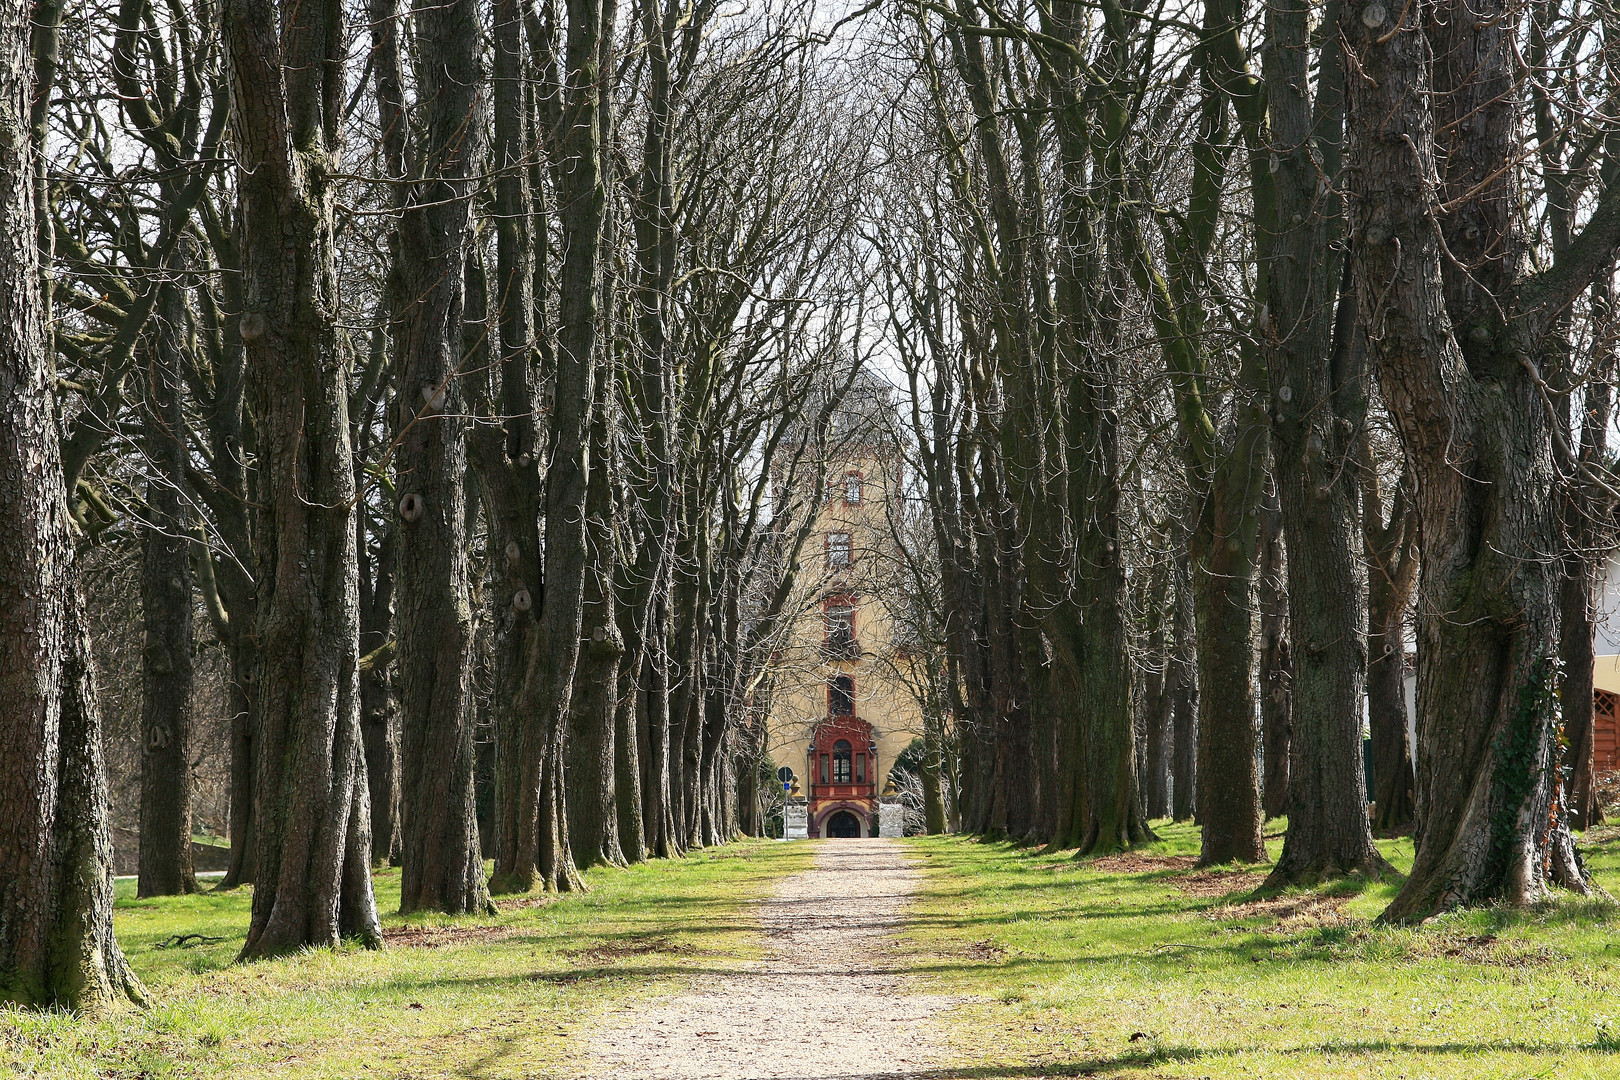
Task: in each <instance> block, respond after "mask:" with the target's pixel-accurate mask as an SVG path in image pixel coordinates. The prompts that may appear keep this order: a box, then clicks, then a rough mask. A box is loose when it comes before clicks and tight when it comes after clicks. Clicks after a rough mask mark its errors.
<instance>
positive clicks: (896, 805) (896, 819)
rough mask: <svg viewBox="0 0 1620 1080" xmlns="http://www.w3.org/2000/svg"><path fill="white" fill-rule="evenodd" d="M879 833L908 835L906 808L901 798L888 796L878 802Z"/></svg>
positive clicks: (881, 834) (883, 834)
mask: <svg viewBox="0 0 1620 1080" xmlns="http://www.w3.org/2000/svg"><path fill="white" fill-rule="evenodd" d="M878 835H879V836H904V835H906V808H905V807H904V806H903V805H902V804H901V802H900V800H899V798H897V797H894V796H886V797H885V798H884V799H883V800H882V801H881V802H880V803H879V804H878Z"/></svg>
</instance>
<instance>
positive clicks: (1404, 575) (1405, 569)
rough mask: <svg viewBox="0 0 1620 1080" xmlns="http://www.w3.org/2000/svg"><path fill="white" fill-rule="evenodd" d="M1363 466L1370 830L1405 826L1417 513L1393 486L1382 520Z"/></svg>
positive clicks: (1388, 831) (1374, 486)
mask: <svg viewBox="0 0 1620 1080" xmlns="http://www.w3.org/2000/svg"><path fill="white" fill-rule="evenodd" d="M1365 456H1366V457H1367V458H1368V459H1369V460H1367V461H1366V462H1365V463H1364V465H1363V468H1364V469H1365V470H1367V474H1368V477H1369V479H1367V480H1364V481H1363V482H1362V509H1361V513H1362V536H1363V551H1364V553H1365V555H1366V558H1367V566H1368V570H1367V726H1368V729H1369V731H1370V732H1371V735H1372V753H1373V785H1374V794H1373V800H1374V803H1375V804H1376V805H1375V807H1374V812H1373V832H1375V833H1376V834H1378V835H1380V836H1390V835H1393V834H1395V833H1397V832H1399V831H1400V830H1402V829H1404V828H1406V827H1407V826H1408V825H1411V824H1412V822H1413V820H1414V816H1415V814H1416V807H1415V803H1414V800H1413V795H1412V739H1411V734H1410V732H1409V730H1408V728H1407V722H1406V721H1407V715H1406V610H1407V608H1408V607H1409V606H1410V604H1411V600H1412V590H1413V588H1414V587H1416V585H1417V568H1418V555H1417V514H1416V513H1415V512H1414V511H1413V509H1412V508H1411V507H1410V506H1409V505H1408V502H1407V496H1406V492H1405V491H1404V489H1401V488H1397V489H1396V492H1395V496H1394V498H1393V500H1392V501H1391V506H1390V510H1389V520H1388V521H1387V522H1386V521H1385V520H1384V508H1383V499H1382V497H1381V496H1380V495H1379V490H1378V480H1377V474H1376V472H1375V471H1373V468H1372V463H1371V461H1370V454H1367V455H1365Z"/></svg>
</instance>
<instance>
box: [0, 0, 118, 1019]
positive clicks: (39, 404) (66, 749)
mask: <svg viewBox="0 0 1620 1080" xmlns="http://www.w3.org/2000/svg"><path fill="white" fill-rule="evenodd" d="M28 31H29V5H27V4H24V3H18V2H10V3H7V4H5V5H4V7H3V9H0V102H3V103H4V105H3V107H0V127H3V129H4V135H5V138H4V140H3V144H4V146H5V147H6V150H5V152H4V153H3V154H0V327H4V328H5V332H4V333H0V583H3V585H0V588H3V589H4V592H5V597H6V602H5V603H3V604H0V746H4V747H5V756H4V759H3V760H4V766H3V767H0V881H3V882H5V885H4V887H3V888H0V1001H6V1002H13V1003H16V1004H18V1005H46V1006H59V1007H62V1008H67V1009H77V1010H86V1011H93V1010H96V1009H100V1008H105V1007H108V1006H110V1005H112V1004H114V1003H116V1002H119V1001H124V1000H132V1001H135V1002H141V1001H143V1000H144V996H145V995H144V991H143V990H142V989H141V985H140V983H139V982H138V981H137V980H136V979H135V976H134V973H133V972H131V971H130V969H129V965H128V964H127V963H126V962H125V960H124V954H123V953H122V952H121V951H120V950H119V948H118V943H117V941H116V940H115V939H114V938H113V919H112V900H113V882H112V836H111V832H110V830H109V828H108V821H107V813H108V810H107V775H106V770H105V768H104V767H103V763H102V759H101V714H100V711H99V707H98V703H97V700H96V689H95V681H94V678H93V674H92V670H91V666H90V642H89V638H88V634H87V630H86V627H85V625H84V618H83V602H82V599H81V598H80V596H79V592H78V587H77V583H76V581H75V577H74V571H73V539H72V537H71V536H70V534H69V532H68V516H67V491H66V489H65V481H64V479H63V474H62V452H61V442H60V438H59V435H58V432H57V429H56V421H55V416H54V411H55V410H54V394H55V372H54V369H53V366H52V364H51V358H50V357H49V356H48V355H47V353H46V349H45V320H44V298H43V295H42V290H41V283H42V282H43V281H44V275H43V272H42V270H41V267H40V258H39V249H38V247H37V243H36V237H37V235H38V234H37V233H36V230H35V226H36V218H35V213H34V209H35V208H34V194H35V186H34V181H35V175H34V148H33V143H32V142H31V140H30V139H29V133H28V131H27V129H26V127H25V126H24V125H25V124H26V122H27V121H26V118H27V117H28V115H29V112H28V102H29V93H30V91H31V89H32V86H31V79H32V70H31V68H30V64H29V61H28V59H27V57H28V51H27V49H28Z"/></svg>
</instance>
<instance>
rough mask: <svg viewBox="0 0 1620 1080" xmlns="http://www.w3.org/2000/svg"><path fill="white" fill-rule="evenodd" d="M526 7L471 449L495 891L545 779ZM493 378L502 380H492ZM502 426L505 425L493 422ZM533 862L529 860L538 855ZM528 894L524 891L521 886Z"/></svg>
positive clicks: (501, 167)
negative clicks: (484, 575)
mask: <svg viewBox="0 0 1620 1080" xmlns="http://www.w3.org/2000/svg"><path fill="white" fill-rule="evenodd" d="M523 16H524V7H523V5H522V4H520V3H518V2H517V0H498V2H497V3H496V4H495V6H494V17H493V26H492V34H491V39H492V41H491V44H492V52H493V54H494V58H493V79H492V95H491V96H492V99H493V114H494V115H493V120H494V144H493V146H492V147H491V149H492V152H493V157H494V161H495V165H496V170H497V171H496V175H495V183H494V187H495V222H494V225H495V288H494V295H495V310H496V312H497V321H498V325H499V331H500V332H499V346H500V348H499V351H498V369H499V370H498V378H497V379H496V380H495V385H494V387H493V388H492V390H491V391H490V393H489V395H488V398H489V400H488V401H487V402H486V403H485V405H484V411H485V413H486V414H487V415H488V416H489V417H490V418H491V420H492V422H490V423H486V424H481V425H479V427H478V428H477V429H476V430H475V432H474V434H473V436H472V439H471V442H470V443H469V454H470V455H471V457H472V462H473V466H474V468H476V469H477V470H478V474H479V481H480V484H479V486H480V490H481V491H482V492H483V498H484V518H485V521H486V522H487V524H488V530H489V548H490V552H491V555H490V558H491V560H492V561H494V562H495V563H496V567H495V570H494V577H495V579H496V580H497V581H499V582H500V584H499V585H498V586H497V591H496V602H495V604H494V608H495V619H494V626H493V627H492V628H491V631H490V638H491V641H492V643H493V649H494V654H495V655H494V658H493V660H492V661H491V667H492V669H493V672H494V680H493V681H494V690H493V693H492V695H491V708H492V709H493V711H494V725H493V726H494V729H495V755H494V757H495V768H494V773H495V777H494V779H495V782H494V789H495V790H494V800H493V801H494V810H493V813H492V815H491V816H492V818H493V820H494V828H493V830H492V831H493V833H494V835H493V836H491V837H487V838H486V840H488V841H490V842H491V846H492V849H493V851H494V855H495V864H496V874H497V879H498V880H497V882H492V885H491V887H492V888H505V887H507V885H508V882H507V881H506V880H505V879H502V878H501V877H500V875H501V874H502V873H503V871H504V870H506V869H508V868H510V867H512V866H515V865H516V863H517V862H518V855H517V837H518V832H519V829H518V821H519V819H520V817H521V816H522V814H523V808H524V806H525V805H526V802H525V799H526V795H525V793H526V791H527V790H528V788H529V786H530V784H531V783H533V782H534V781H533V780H532V778H533V777H535V776H536V775H538V770H539V760H538V757H539V749H538V747H537V745H536V739H535V732H534V724H535V718H534V717H533V716H532V715H531V714H530V713H528V712H526V711H525V710H524V709H523V707H522V705H521V703H520V701H519V693H520V690H521V686H522V680H523V674H524V671H525V670H526V669H527V667H528V661H529V656H530V654H531V653H532V651H533V648H534V634H535V628H536V614H537V613H536V611H535V603H536V599H537V597H539V595H540V584H541V576H540V533H539V520H540V510H541V496H540V465H541V458H542V456H543V450H542V446H541V432H540V430H539V425H538V424H537V423H536V416H537V413H538V404H539V403H538V400H537V396H536V394H535V383H536V380H535V377H534V374H535V373H534V370H533V369H534V364H535V358H536V353H537V351H539V352H542V353H544V352H545V350H546V347H547V344H548V343H547V341H546V339H545V337H544V336H543V335H541V334H539V333H538V332H537V330H536V312H537V311H543V310H544V305H543V301H542V298H541V297H540V296H539V295H538V294H537V284H544V283H545V282H546V280H547V279H546V277H545V275H544V274H543V272H539V267H540V266H541V264H542V262H543V261H542V260H537V259H536V258H535V252H534V235H533V230H532V229H531V219H532V217H533V216H534V190H533V188H532V187H531V185H530V182H529V179H530V170H529V169H527V168H525V167H524V161H525V160H526V159H527V158H528V157H529V156H530V147H531V144H532V142H533V141H534V140H533V133H532V131H531V129H530V123H529V121H530V110H529V103H528V101H527V100H526V95H525V76H524V70H525V62H524V49H523V30H524V21H523ZM492 374H496V373H492ZM495 418H500V419H498V420H496V419H495ZM531 859H532V856H531ZM524 887H526V886H524Z"/></svg>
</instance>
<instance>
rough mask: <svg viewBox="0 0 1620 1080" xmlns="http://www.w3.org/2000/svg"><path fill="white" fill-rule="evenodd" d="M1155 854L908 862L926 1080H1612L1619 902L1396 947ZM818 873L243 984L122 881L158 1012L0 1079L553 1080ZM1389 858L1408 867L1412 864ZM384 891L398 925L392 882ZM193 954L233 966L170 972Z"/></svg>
mask: <svg viewBox="0 0 1620 1080" xmlns="http://www.w3.org/2000/svg"><path fill="white" fill-rule="evenodd" d="M1272 827H1273V828H1276V826H1275V825H1273V826H1272ZM1159 832H1160V835H1161V837H1162V840H1161V842H1160V843H1158V844H1157V845H1155V846H1153V847H1151V848H1149V849H1147V850H1146V851H1145V852H1143V853H1142V855H1144V856H1146V857H1147V858H1145V859H1136V860H1134V861H1133V862H1125V861H1121V860H1119V859H1114V860H1101V861H1097V860H1083V861H1077V860H1075V859H1074V858H1072V857H1071V856H1067V855H1063V854H1054V855H1039V854H1034V853H1032V852H1030V851H1028V850H1027V849H1020V848H1015V847H1013V846H1010V845H1006V844H986V843H978V842H975V841H972V840H968V839H963V838H958V837H940V838H931V839H919V840H914V841H909V842H908V846H909V847H910V848H911V851H912V853H913V854H914V855H915V856H916V858H917V861H918V862H919V863H920V864H921V865H922V866H923V867H924V869H925V871H926V874H925V877H924V885H923V889H922V892H921V893H920V895H919V897H918V901H917V903H916V905H915V907H914V908H913V909H912V912H911V916H910V918H909V920H908V923H907V925H906V928H905V929H904V930H903V932H902V939H903V940H902V942H901V948H899V949H898V950H896V952H897V953H898V954H899V958H901V959H902V960H903V961H904V963H905V964H907V965H908V966H909V967H911V968H912V969H913V970H914V971H916V972H918V973H919V974H920V975H921V977H922V978H921V984H922V985H919V986H918V987H917V989H919V990H929V991H935V992H941V993H946V994H950V995H955V996H957V997H958V998H960V999H961V1003H960V1004H959V1005H957V1006H955V1007H953V1008H952V1009H951V1010H950V1011H949V1013H948V1014H947V1017H948V1019H947V1023H948V1028H949V1030H948V1037H949V1041H950V1046H951V1052H952V1054H953V1056H954V1063H953V1065H952V1066H951V1067H949V1068H947V1069H944V1070H938V1071H929V1072H926V1073H924V1074H921V1075H922V1076H926V1077H928V1078H929V1080H943V1078H946V1077H950V1078H969V1077H982V1078H993V1077H1031V1078H1033V1077H1059V1076H1064V1077H1067V1076H1097V1077H1138V1078H1145V1077H1185V1078H1192V1077H1209V1078H1216V1077H1220V1078H1229V1077H1265V1078H1267V1080H1289V1078H1313V1080H1327V1078H1338V1077H1350V1076H1355V1077H1379V1078H1384V1077H1388V1078H1392V1080H1393V1078H1396V1077H1407V1078H1411V1080H1418V1078H1423V1080H1430V1078H1435V1080H1439V1078H1458V1080H1461V1078H1468V1080H1476V1078H1503V1080H1525V1078H1528V1077H1557V1078H1560V1080H1565V1078H1569V1080H1578V1078H1586V1077H1591V1078H1600V1077H1601V1078H1610V1077H1620V995H1617V990H1620V938H1617V937H1616V933H1615V931H1616V929H1617V928H1620V910H1617V909H1616V908H1615V907H1614V906H1613V904H1612V903H1609V902H1607V901H1582V900H1578V899H1574V898H1564V899H1560V900H1557V901H1554V902H1551V903H1548V904H1546V905H1544V906H1542V907H1540V908H1538V909H1536V910H1533V911H1528V912H1523V911H1507V910H1485V911H1474V912H1466V913H1460V914H1456V915H1451V916H1447V917H1445V918H1442V919H1438V920H1435V921H1433V922H1431V923H1430V924H1428V925H1426V926H1423V927H1419V928H1399V927H1383V926H1378V925H1376V924H1375V922H1374V919H1375V917H1376V916H1377V914H1378V912H1379V911H1380V910H1382V908H1383V906H1384V905H1385V904H1386V903H1387V902H1388V900H1389V898H1390V897H1391V896H1392V895H1393V893H1394V890H1395V888H1396V884H1397V883H1396V882H1394V881H1383V882H1366V881H1351V882H1340V883H1338V884H1336V885H1332V886H1329V887H1326V888H1323V889H1319V890H1314V891H1296V892H1291V893H1286V894H1283V895H1282V896H1280V897H1274V898H1261V899H1256V898H1255V897H1253V896H1252V895H1251V894H1250V893H1249V892H1248V890H1250V889H1252V888H1253V887H1254V885H1255V883H1256V882H1257V880H1258V875H1257V874H1256V873H1255V871H1256V870H1257V869H1258V868H1252V867H1251V868H1243V867H1232V868H1225V869H1223V870H1220V871H1213V872H1207V873H1202V874H1200V875H1199V876H1198V877H1197V878H1196V879H1195V880H1192V881H1189V879H1188V876H1187V875H1188V874H1189V873H1190V871H1189V870H1188V868H1187V867H1185V866H1183V865H1165V864H1164V863H1163V861H1162V860H1164V859H1167V858H1168V859H1174V858H1180V859H1181V860H1182V861H1183V862H1186V861H1190V857H1191V856H1192V855H1193V854H1195V853H1196V850H1197V832H1196V830H1194V829H1191V828H1189V827H1185V826H1175V825H1166V824H1161V825H1160V826H1159ZM1599 834H1601V838H1600V837H1599V835H1598V834H1594V836H1592V837H1589V839H1596V840H1598V842H1596V843H1593V844H1589V845H1587V846H1586V848H1585V851H1586V854H1587V857H1588V862H1589V865H1590V866H1591V867H1592V868H1593V869H1594V871H1595V873H1596V876H1597V878H1598V880H1599V881H1600V883H1602V884H1604V885H1605V886H1606V887H1607V888H1608V889H1609V890H1610V891H1611V892H1616V893H1620V829H1612V828H1610V829H1604V830H1599ZM1279 842H1280V841H1279V840H1278V839H1277V838H1275V837H1273V838H1272V844H1273V849H1274V850H1273V854H1274V855H1275V848H1276V846H1277V845H1278V843H1279ZM814 846H815V845H811V844H773V843H769V842H764V843H760V842H744V843H739V844H734V845H731V846H728V847H725V848H722V849H718V850H715V851H710V852H704V853H701V854H698V855H695V856H693V857H690V858H688V859H684V860H680V861H678V862H663V863H652V864H647V865H644V866H639V867H635V868H633V869H630V870H623V871H594V872H592V873H591V874H590V875H588V880H589V883H590V886H591V889H590V891H589V892H588V893H587V894H584V895H576V896H568V897H563V898H560V899H558V898H543V897H539V896H533V897H527V898H523V899H522V900H520V901H518V902H517V903H508V904H506V905H504V906H503V907H502V910H501V913H500V915H499V916H498V917H497V918H495V919H493V920H491V919H446V918H438V919H420V918H413V919H412V920H409V921H407V920H402V919H400V918H399V917H398V916H393V915H388V916H386V917H385V920H384V922H385V929H386V930H387V931H388V933H389V935H390V938H391V940H390V946H389V947H388V948H387V949H384V950H382V951H380V952H367V951H362V950H355V949H348V948H345V949H339V950H335V951H334V950H312V951H310V952H306V953H303V954H301V955H298V956H295V957H289V958H286V959H282V960H277V961H272V962H267V963H256V964H248V965H238V964H235V963H234V962H233V961H234V959H235V956H236V953H237V951H238V950H239V949H240V947H241V942H242V934H243V931H244V929H245V926H246V923H247V914H248V904H249V899H250V897H249V894H248V892H247V891H245V890H240V891H236V892H231V893H204V894H201V895H198V896H191V897H171V898H164V899H160V900H137V899H135V897H134V882H133V881H127V880H126V881H120V882H119V883H118V908H117V921H118V933H119V939H120V941H121V942H122V944H123V947H124V949H125V951H126V952H127V953H128V955H129V957H130V960H131V962H132V963H133V964H134V966H135V968H136V970H137V971H138V972H139V974H140V976H141V978H142V979H143V980H145V982H146V985H147V989H148V991H149V992H150V994H151V998H152V1007H151V1008H150V1009H147V1010H144V1011H137V1010H127V1011H123V1012H119V1013H115V1014H113V1015H110V1016H106V1017H102V1018H99V1019H81V1018H75V1017H71V1016H68V1015H66V1014H63V1013H58V1012H29V1011H19V1010H15V1009H9V1010H0V1077H10V1076H13V1075H16V1076H44V1077H52V1078H56V1077H63V1078H91V1077H94V1078H108V1080H111V1078H128V1080H136V1078H140V1080H162V1078H182V1077H183V1078H193V1077H196V1078H209V1077H226V1076H231V1077H236V1076H248V1077H260V1076H273V1077H296V1078H331V1080H336V1078H339V1077H342V1078H350V1077H358V1076H362V1075H364V1076H366V1077H377V1078H383V1080H396V1078H397V1080H405V1078H422V1080H426V1078H436V1077H474V1078H485V1077H487V1078H490V1080H501V1078H513V1080H516V1078H520V1077H521V1078H525V1080H541V1078H545V1077H550V1076H554V1075H557V1074H558V1073H559V1072H561V1071H564V1070H567V1069H568V1068H569V1067H570V1066H571V1065H576V1066H577V1064H578V1056H579V1055H580V1054H581V1053H582V1051H583V1048H584V1042H585V1040H584V1038H583V1037H582V1036H583V1034H584V1033H585V1032H587V1031H588V1030H590V1028H592V1027H593V1026H594V1025H595V1024H596V1022H597V1021H598V1020H599V1019H600V1018H601V1017H602V1016H603V1015H604V1014H605V1013H607V1012H608V1011H611V1010H614V1009H618V1008H622V1007H625V1006H627V1005H629V1004H631V1003H633V1002H634V1001H635V1000H637V999H642V998H646V997H649V996H652V995H656V994H663V993H670V992H674V991H675V990H676V989H677V988H678V987H679V986H681V985H683V983H684V982H686V981H688V980H691V979H693V978H701V976H702V974H703V973H704V972H712V971H724V970H730V969H732V968H733V967H734V965H736V964H737V963H738V962H739V961H742V960H747V959H750V958H753V957H755V956H757V955H759V948H760V938H759V936H758V934H757V926H756V925H755V924H754V923H753V921H752V920H751V919H750V918H748V917H747V915H746V913H745V908H746V906H747V905H748V904H749V902H750V901H752V900H754V899H756V898H758V897H760V896H762V895H765V894H766V893H768V892H769V891H770V889H771V887H772V886H773V884H774V883H775V882H776V881H777V880H778V879H779V878H780V877H782V876H783V875H785V874H788V873H792V872H795V871H798V870H802V869H806V868H808V866H809V865H810V861H811V857H812V853H813V850H814ZM1382 847H1383V850H1384V853H1385V855H1386V856H1387V857H1388V858H1389V859H1390V860H1391V862H1393V863H1394V864H1395V865H1396V866H1397V867H1404V866H1408V865H1410V862H1411V857H1412V849H1411V842H1410V841H1393V842H1387V843H1384V844H1383V845H1382ZM1155 859H1157V860H1160V862H1157V863H1155V862H1154V861H1152V860H1155ZM1194 886H1196V888H1193V887H1194ZM377 888H378V899H379V903H380V905H381V907H382V909H383V910H384V911H385V912H391V911H392V910H393V908H394V907H395V906H397V903H398V890H399V878H398V872H397V871H386V872H383V873H381V874H379V875H378V876H377ZM1189 890H1191V891H1189ZM183 934H192V935H202V936H203V937H204V938H218V939H219V940H217V941H207V940H205V941H202V942H201V943H199V942H198V941H197V940H196V939H194V938H193V939H186V941H185V942H184V946H189V947H183V946H179V945H176V944H174V942H175V939H176V936H177V935H183ZM1611 1016H1612V1019H1611ZM826 1034H827V1036H828V1037H836V1033H835V1032H828V1033H826ZM626 1080H643V1078H640V1077H627V1078H626ZM919 1080H921V1078H920V1077H919Z"/></svg>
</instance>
